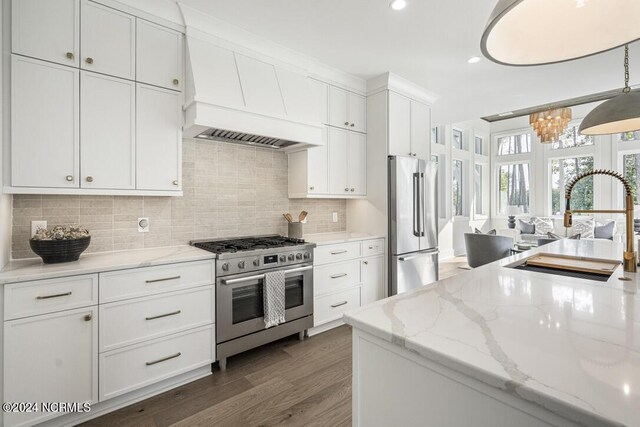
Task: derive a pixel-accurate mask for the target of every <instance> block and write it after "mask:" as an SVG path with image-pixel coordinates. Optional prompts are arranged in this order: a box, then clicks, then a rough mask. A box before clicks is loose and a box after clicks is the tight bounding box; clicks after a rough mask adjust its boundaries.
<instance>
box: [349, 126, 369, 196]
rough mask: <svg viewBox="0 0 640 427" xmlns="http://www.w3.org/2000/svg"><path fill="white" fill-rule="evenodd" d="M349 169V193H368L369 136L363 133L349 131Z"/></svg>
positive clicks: (357, 194) (360, 194) (358, 194)
mask: <svg viewBox="0 0 640 427" xmlns="http://www.w3.org/2000/svg"><path fill="white" fill-rule="evenodd" d="M347 170H348V172H347V174H348V176H347V181H348V183H349V194H351V195H354V196H364V195H365V194H367V138H366V136H365V135H363V134H361V133H356V132H349V143H348V150H347Z"/></svg>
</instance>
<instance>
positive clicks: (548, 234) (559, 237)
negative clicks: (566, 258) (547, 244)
mask: <svg viewBox="0 0 640 427" xmlns="http://www.w3.org/2000/svg"><path fill="white" fill-rule="evenodd" d="M547 237H548V238H549V239H555V240H558V239H565V237H562V236H560V235H558V234H556V233H551V232H549V233H547ZM566 238H567V239H569V240H580V234H579V233H578V234H574V235H573V236H571V237H566Z"/></svg>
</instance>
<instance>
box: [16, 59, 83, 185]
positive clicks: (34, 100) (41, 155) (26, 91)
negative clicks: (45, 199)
mask: <svg viewBox="0 0 640 427" xmlns="http://www.w3.org/2000/svg"><path fill="white" fill-rule="evenodd" d="M11 75H12V78H11V164H12V168H11V185H13V186H14V187H39V188H78V187H79V182H80V181H79V173H80V168H79V163H80V161H79V155H80V106H79V102H80V72H79V71H78V70H77V69H74V68H71V67H64V66H62V65H57V64H51V63H49V62H44V61H39V60H36V59H31V58H25V57H22V56H19V55H12V57H11Z"/></svg>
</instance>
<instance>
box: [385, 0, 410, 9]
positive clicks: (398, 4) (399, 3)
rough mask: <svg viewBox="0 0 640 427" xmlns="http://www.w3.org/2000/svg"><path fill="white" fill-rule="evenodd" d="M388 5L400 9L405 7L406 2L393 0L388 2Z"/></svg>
mask: <svg viewBox="0 0 640 427" xmlns="http://www.w3.org/2000/svg"><path fill="white" fill-rule="evenodd" d="M389 7H390V8H391V9H393V10H402V9H404V8H405V7H407V2H406V1H405V0H393V1H392V2H391V3H389Z"/></svg>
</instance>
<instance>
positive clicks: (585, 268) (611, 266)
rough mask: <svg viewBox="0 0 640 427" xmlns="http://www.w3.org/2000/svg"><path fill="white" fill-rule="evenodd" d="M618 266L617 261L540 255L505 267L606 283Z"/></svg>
mask: <svg viewBox="0 0 640 427" xmlns="http://www.w3.org/2000/svg"><path fill="white" fill-rule="evenodd" d="M619 265H620V262H618V261H611V260H602V259H594V258H585V257H575V256H567V255H557V254H547V253H540V254H536V255H533V256H531V257H529V258H526V259H524V260H521V261H520V262H518V263H516V264H511V265H509V266H507V267H508V268H513V269H516V270H525V271H533V272H537V273H546V274H554V275H556V276H566V277H576V278H579V279H587V280H595V281H599V282H606V281H607V280H609V277H611V275H612V274H613V272H614V271H615V270H616V269H617V268H618V266H619Z"/></svg>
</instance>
